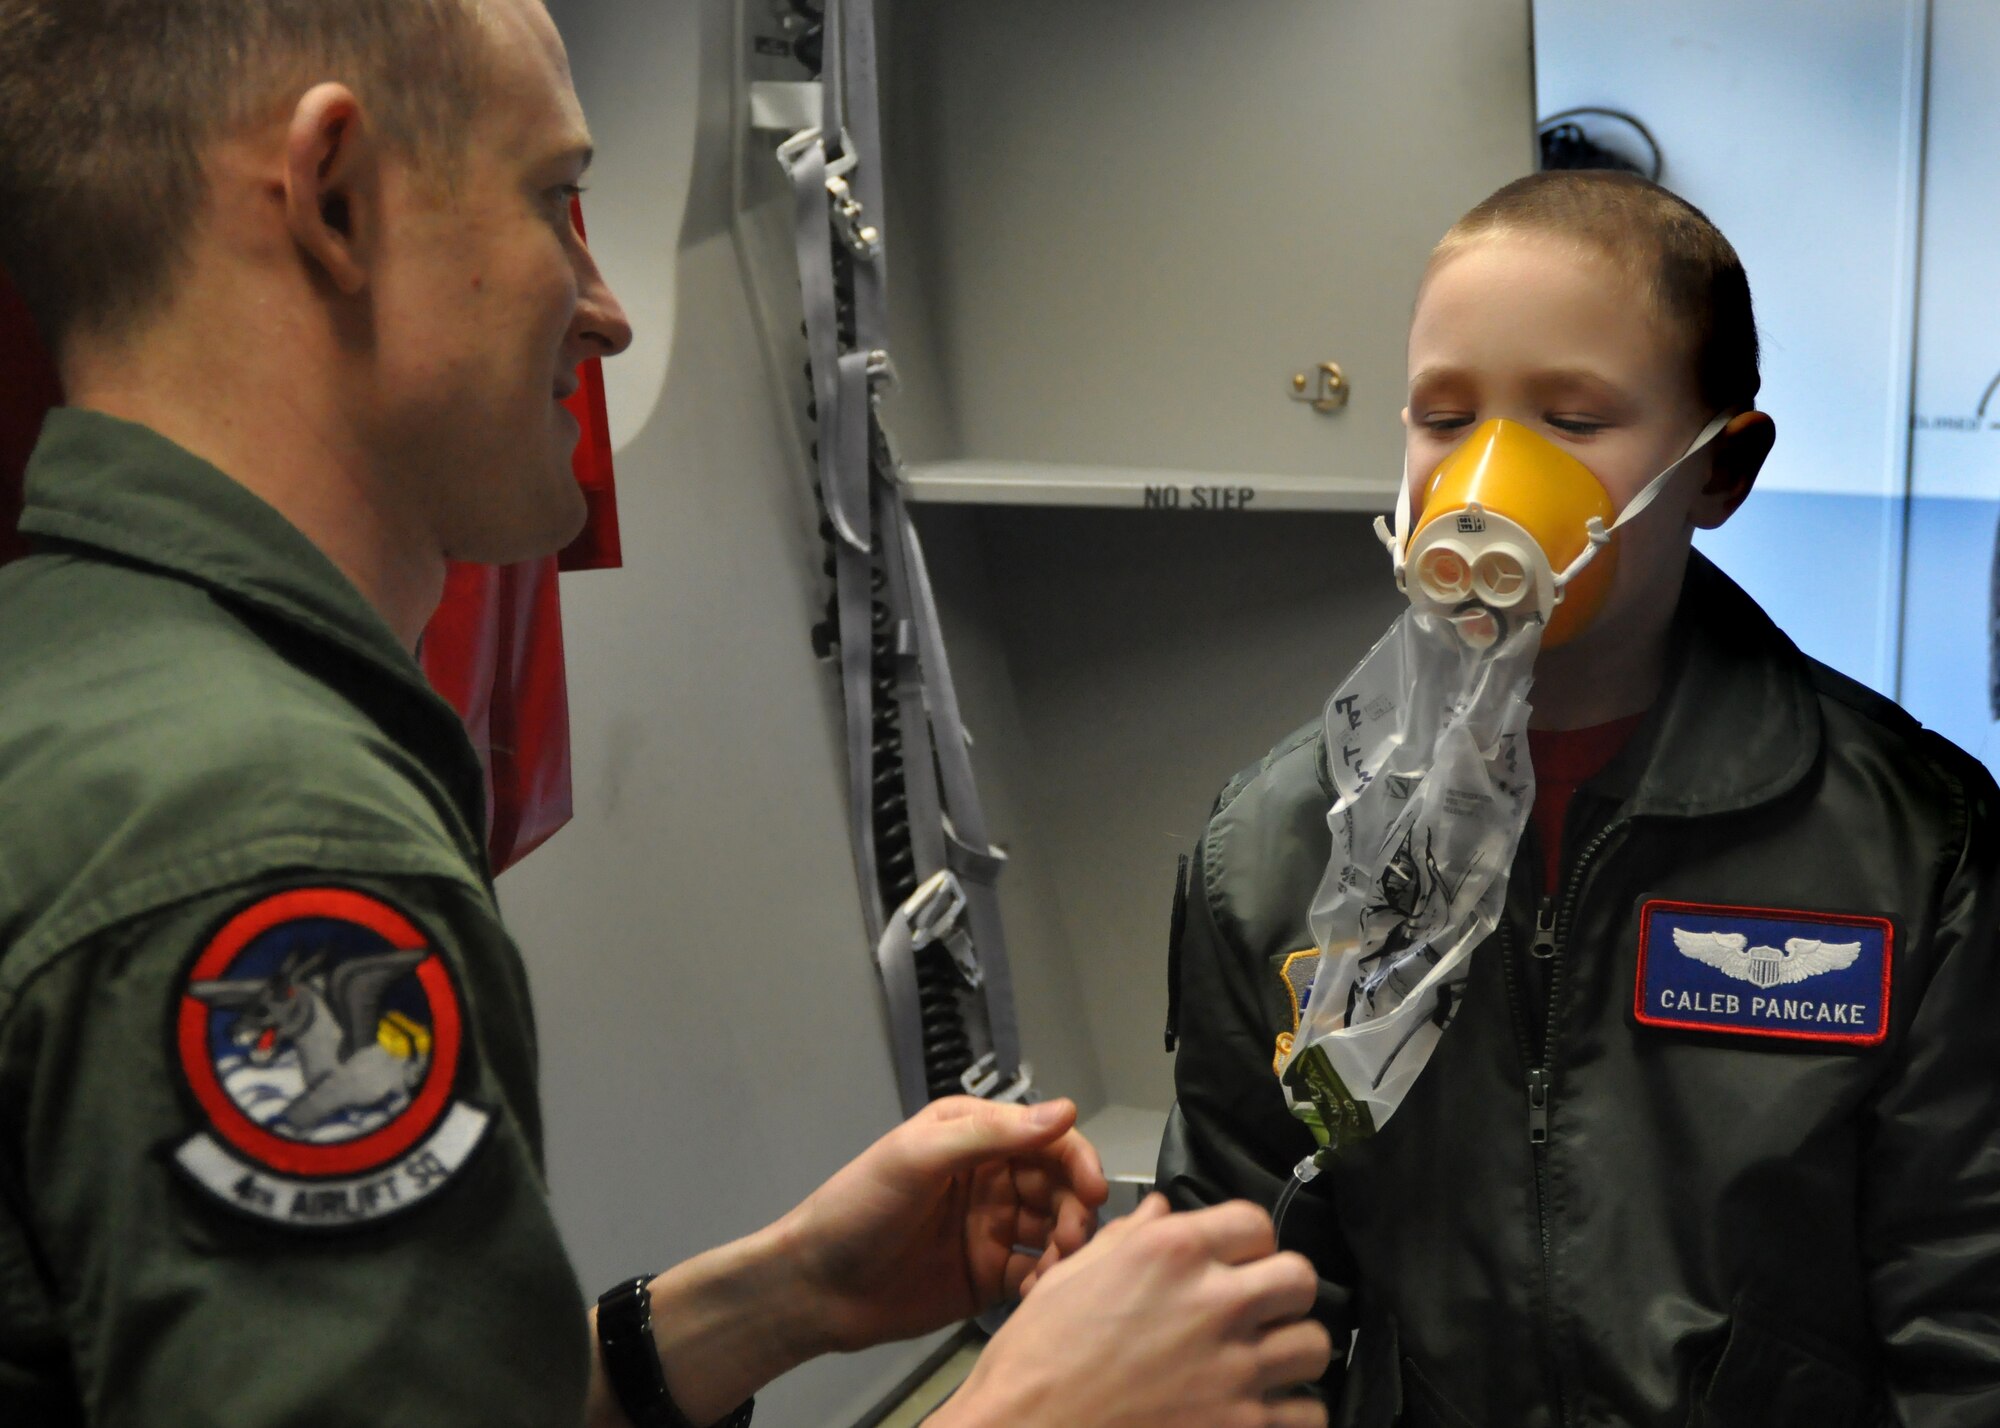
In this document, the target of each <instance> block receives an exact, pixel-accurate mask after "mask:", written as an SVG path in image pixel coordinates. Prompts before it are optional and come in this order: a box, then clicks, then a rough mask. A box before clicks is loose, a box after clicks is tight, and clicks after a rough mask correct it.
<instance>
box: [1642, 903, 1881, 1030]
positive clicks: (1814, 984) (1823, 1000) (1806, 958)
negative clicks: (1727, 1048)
mask: <svg viewBox="0 0 2000 1428" xmlns="http://www.w3.org/2000/svg"><path fill="white" fill-rule="evenodd" d="M1894 944H1895V933H1894V930H1893V929H1892V928H1891V926H1890V924H1889V919H1887V918H1886V917H1857V916H1850V915H1847V914H1842V913H1815V912H1788V911H1783V910H1780V909H1775V908H1750V907H1718V906H1715V905H1714V904H1711V903H1693V902H1661V901H1654V902H1649V903H1647V904H1646V905H1645V906H1644V907H1642V908H1641V909H1640V911H1639V971H1638V986H1637V988H1636V990H1635V993H1634V996H1633V1008H1632V1010H1633V1015H1634V1016H1635V1017H1636V1018H1637V1019H1638V1020H1639V1021H1640V1022H1641V1023H1643V1024H1645V1025H1647V1026H1671V1027H1680V1028H1683V1029H1685V1030H1689V1031H1720V1032H1728V1033H1731V1034H1734V1035H1738V1036H1769V1037H1780V1038H1784V1039H1788V1040H1794V1041H1830V1042H1844V1043H1847V1044H1850V1045H1856V1046H1873V1045H1875V1044H1876V1043H1878V1042H1880V1041H1881V1040H1882V1039H1883V1038H1884V1037H1886V1036H1887V1035H1888V1034H1889V966H1890V961H1891V958H1892V956H1893V954H1894Z"/></svg>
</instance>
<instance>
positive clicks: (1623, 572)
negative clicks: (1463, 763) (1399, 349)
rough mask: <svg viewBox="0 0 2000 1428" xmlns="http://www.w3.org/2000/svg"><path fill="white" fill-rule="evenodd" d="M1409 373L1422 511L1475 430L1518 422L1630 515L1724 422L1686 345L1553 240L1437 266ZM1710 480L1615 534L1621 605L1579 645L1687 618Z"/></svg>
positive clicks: (1605, 263) (1680, 488)
mask: <svg viewBox="0 0 2000 1428" xmlns="http://www.w3.org/2000/svg"><path fill="white" fill-rule="evenodd" d="M1409 361H1410V393H1409V396H1410V404H1409V406H1408V408H1406V409H1405V411H1404V414H1403V418H1404V426H1405V429H1406V438H1405V440H1406V448H1405V449H1406V451H1407V453H1408V458H1409V469H1410V480H1411V482H1412V485H1413V487H1414V490H1413V493H1412V494H1413V495H1414V496H1415V497H1416V498H1417V499H1418V500H1421V498H1422V493H1423V487H1424V483H1425V482H1426V481H1427V480H1428V479H1429V476H1430V473H1431V472H1432V471H1434V470H1436V469H1437V466H1438V463H1439V462H1441V461H1442V460H1444V458H1445V457H1446V456H1447V455H1449V454H1450V452H1451V451H1452V449H1453V448H1454V447H1456V446H1457V445H1458V443H1459V442H1461V441H1462V440H1464V439H1465V437H1466V436H1467V434H1469V433H1470V432H1471V431H1472V429H1473V428H1474V427H1476V426H1478V425H1479V424H1480V423H1481V422H1484V421H1487V420H1490V419H1491V418H1494V417H1505V418H1507V419H1509V420H1511V421H1516V422H1519V423H1521V424H1522V425H1523V426H1526V427H1528V428H1529V429H1530V430H1532V431H1535V432H1537V433H1539V434H1540V435H1542V436H1545V437H1547V438H1548V439H1549V440H1551V441H1553V442H1554V443H1555V444H1556V445H1558V446H1560V447H1561V448H1563V449H1564V450H1566V451H1568V452H1569V453H1570V454H1571V455H1573V456H1575V457H1576V458H1577V459H1578V460H1579V461H1581V462H1582V463H1583V464H1584V465H1585V466H1587V467H1589V468H1590V470H1591V472H1592V474H1593V475H1595V476H1596V477H1597V479H1598V480H1599V481H1600V482H1602V483H1603V485H1604V488H1605V490H1606V491H1608V492H1609V493H1610V495H1611V499H1612V503H1613V504H1614V505H1615V506H1616V507H1617V509H1619V510H1621V511H1622V510H1623V509H1624V508H1625V507H1626V505H1627V504H1629V503H1630V502H1631V500H1632V498H1633V497H1635V496H1637V495H1638V494H1639V492H1640V491H1641V490H1643V489H1644V488H1645V486H1646V484H1647V483H1648V482H1649V481H1651V480H1652V479H1653V477H1654V476H1656V475H1658V474H1659V473H1660V472H1661V471H1662V470H1663V469H1665V468H1666V467H1667V466H1669V465H1671V464H1672V463H1673V462H1674V461H1675V460H1676V459H1677V458H1678V457H1679V456H1680V455H1681V453H1682V452H1683V451H1685V450H1686V449H1687V446H1688V444H1689V443H1690V442H1691V441H1693V440H1694V438H1695V436H1696V435H1697V434H1698V433H1699V432H1700V430H1701V427H1702V425H1703V424H1704V423H1705V422H1706V420H1707V419H1708V418H1709V416H1711V415H1712V413H1709V412H1707V411H1704V410H1703V409H1702V406H1701V402H1700V396H1699V393H1698V392H1697V390H1696V387H1695V382H1694V374H1693V367H1692V360H1691V356H1690V353H1689V350H1688V342H1687V339H1686V337H1685V336H1684V335H1683V334H1681V333H1679V332H1677V331H1676V330H1674V329H1673V328H1672V327H1670V326H1669V325H1668V324H1666V323H1665V322H1663V321H1662V320H1661V319H1659V318H1658V317H1656V316H1655V315H1654V314H1653V312H1652V308H1651V304H1650V303H1649V302H1648V301H1647V299H1646V297H1645V295H1644V294H1643V293H1642V292H1640V291H1639V289H1638V288H1637V287H1636V285H1635V284H1633V282H1632V281H1631V280H1630V279H1629V278H1628V277H1626V276H1625V275H1624V274H1623V273H1622V272H1621V271H1620V270H1619V269H1618V268H1617V267H1616V266H1615V265H1613V264H1612V263H1611V262H1610V261H1609V260H1608V259H1606V258H1603V257H1601V256H1599V255H1597V254H1596V253H1594V252H1591V251H1588V250H1586V249H1580V248H1579V247H1577V246H1576V245H1574V244H1570V243H1565V242H1563V241H1561V240H1559V239H1555V238H1551V237H1546V236H1541V235H1534V234H1518V235H1517V234H1505V235H1494V236H1490V237H1485V238H1481V239H1478V240H1476V241H1475V242H1474V243H1473V244H1472V245H1471V246H1469V247H1467V248H1464V249H1461V250H1460V251H1458V252H1457V253H1455V254H1453V255H1451V256H1450V257H1448V258H1446V259H1445V260H1444V261H1443V262H1442V263H1441V264H1440V265H1439V266H1438V267H1437V268H1435V269H1434V270H1433V271H1432V272H1431V274H1430V276H1429V278H1428V280H1427V281H1426V283H1425V286H1424V289H1423V292H1422V295H1421V296H1420V297H1419V299H1418V302H1417V310H1416V314H1415V317H1414V318H1413V319H1412V321H1411V324H1410V358H1409ZM1700 464H1701V463H1700V462H1699V461H1697V462H1691V463H1690V465H1691V466H1699V465H1700ZM1699 484H1700V475H1699V473H1698V472H1694V471H1684V472H1682V473H1681V474H1680V475H1679V476H1678V477H1677V478H1676V479H1675V481H1674V482H1672V483H1671V489H1669V490H1667V491H1664V492H1662V494H1661V495H1660V497H1659V499H1658V500H1657V501H1656V502H1655V503H1654V505H1653V506H1651V507H1650V508H1649V509H1648V510H1647V511H1646V513H1645V514H1644V515H1642V516H1639V517H1636V518H1635V519H1634V521H1633V523H1632V524H1631V525H1629V526H1626V527H1623V528H1622V529H1620V530H1619V532H1618V533H1617V535H1616V536H1614V537H1613V541H1614V543H1615V548H1616V550H1617V552H1618V556H1617V560H1618V565H1617V570H1616V574H1615V577H1614V580H1613V584H1612V588H1611V591H1610V594H1609V595H1608V597H1607V598H1606V601H1605V603H1604V606H1603V608H1602V610H1601V611H1600V613H1599V614H1598V616H1597V618H1596V619H1595V620H1594V621H1593V622H1592V623H1591V625H1590V626H1589V627H1588V628H1587V629H1586V630H1585V631H1584V632H1583V633H1582V634H1581V635H1580V636H1579V637H1578V638H1577V640H1576V641H1574V642H1573V646H1572V647H1575V648H1579V649H1581V648H1584V647H1586V646H1587V645H1592V644H1597V643H1599V642H1601V641H1603V640H1606V639H1615V638H1619V637H1620V636H1619V632H1620V631H1626V632H1629V631H1630V629H1631V628H1632V626H1633V622H1634V620H1635V618H1636V617H1637V616H1638V615H1639V614H1640V613H1641V612H1646V611H1650V612H1652V613H1653V614H1655V615H1658V614H1659V613H1660V611H1661V610H1662V609H1663V608H1664V609H1666V610H1670V609H1671V606H1672V603H1673V601H1674V599H1675V598H1676V596H1677V595H1678V593H1679V589H1680V580H1681V575H1682V572H1683V570H1684V569H1685V564H1686V558H1687V549H1688V538H1689V534H1690V526H1689V521H1688V502H1689V498H1690V497H1691V496H1692V495H1693V493H1694V491H1695V490H1696V489H1697V488H1698V486H1699Z"/></svg>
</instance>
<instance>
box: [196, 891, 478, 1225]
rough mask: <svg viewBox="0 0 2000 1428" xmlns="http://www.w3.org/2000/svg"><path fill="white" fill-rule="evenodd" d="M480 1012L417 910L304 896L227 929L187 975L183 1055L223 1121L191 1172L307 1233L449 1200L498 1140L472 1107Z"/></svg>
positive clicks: (232, 1199)
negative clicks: (469, 1012) (459, 1090)
mask: <svg viewBox="0 0 2000 1428" xmlns="http://www.w3.org/2000/svg"><path fill="white" fill-rule="evenodd" d="M463 1023H464V1018H463V1015H462V1006H461V1002H460V999H459V993H458V989H457V987H455V986H454V985H453V984H452V979H451V973H450V971H449V969H448V968H447V967H446V965H445V962H444V959H443V958H442V957H440V956H439V955H438V954H437V952H436V950H435V949H434V948H433V947H432V946H431V943H430V940H429V939H428V938H427V937H425V936H424V934H423V933H422V932H421V931H420V930H419V929H418V928H417V926H416V924H415V923H413V922H411V921H410V919H409V918H407V917H405V916H404V915H403V914H402V913H400V912H398V911H397V910H396V909H395V908H393V907H391V906H390V905H389V904H388V903H386V902H384V901H382V900H381V899H379V898H376V897H371V896H369V895H368V894H366V893H361V892H356V891H353V890H351V889H347V888H331V887H312V888H297V889H293V890H291V891H289V892H282V893H277V894H275V895H273V896H270V897H266V898H263V899H261V900H260V901H258V902H255V903H253V904H251V905H250V906H249V907H246V908H244V909H243V910H242V911H241V912H238V913H237V914H235V915H234V916H233V917H231V918H230V919H229V921H228V922H226V923H225V924H223V926H222V928H221V929H220V930H219V931H218V932H216V933H215V935H214V936H213V937H211V938H210V939H209V941H208V943H207V945H206V946H204V947H203V948H202V949H201V951H200V952H199V953H197V954H196V956H195V958H194V960H193V961H192V962H191V963H190V964H189V967H188V969H187V971H186V973H185V974H184V977H183V982H182V987H181V996H180V999H179V1003H178V1005H177V1006H176V1008H175V1010H174V1024H173V1042H174V1051H175V1055H176V1059H177V1060H178V1063H179V1066H180V1070H181V1075H182V1078H183V1080H184V1083H185V1085H186V1088H187V1091H188V1093H189V1095H190V1096H191V1097H192V1098H193V1100H194V1103H195V1105H196V1106H197V1107H198V1109H199V1111H200V1113H201V1115H202V1117H203V1119H205V1120H206V1122H207V1126H206V1128H205V1129H203V1130H201V1131H198V1132H196V1133H195V1134H194V1135H192V1136H190V1137H188V1139H187V1140H185V1141H183V1142H181V1144H180V1145H179V1146H177V1147H176V1148H175V1149H174V1151H173V1160H174V1163H175V1164H176V1165H177V1166H179V1167H180V1169H181V1170H182V1171H183V1172H185V1173H186V1175H187V1176H188V1177H189V1179H191V1180H192V1181H193V1182H194V1183H195V1184H196V1185H198V1186H199V1187H201V1188H202V1189H203V1190H205V1191H207V1192H208V1193H209V1194H210V1195H213V1196H214V1197H215V1198H217V1199H219V1200H221V1201H223V1202H224V1203H225V1204H227V1205H229V1206H230V1207H231V1208H233V1209H236V1210H238V1211H241V1212H243V1213H244V1214H248V1215H252V1216H255V1217H256V1218H258V1219H262V1220H266V1221H270V1222H272V1223H276V1224H281V1225H289V1226H295V1227H299V1228H306V1229H338V1228H343V1227H346V1226H352V1225H362V1224H367V1223H370V1222H372V1221H376V1220H380V1219H382V1218H384V1217H385V1216H388V1215H393V1214H395V1213H397V1212H398V1211H401V1210H407V1209H409V1208H411V1207H412V1206H415V1205H417V1204H420V1203H421V1202H423V1201H424V1200H426V1199H428V1198H430V1197H431V1196H432V1195H435V1194H436V1193H437V1192H438V1190H440V1189H441V1188H442V1187H443V1186H444V1185H446V1184H447V1183H448V1182H450V1181H451V1179H452V1178H453V1177H454V1176H456V1175H457V1174H458V1172H459V1171H460V1170H461V1169H463V1168H464V1166H465V1164H466V1162H467V1161H468V1160H469V1159H470V1158H471V1155H472V1152H473V1151H474V1150H475V1149H476V1148H477V1147H478V1145H479V1142H480V1140H481V1138H482V1137H483V1136H484V1135H485V1133H486V1128H487V1124H488V1121H489V1120H490V1119H491V1118H490V1116H489V1115H488V1113H487V1112H485V1111H483V1110H480V1109H479V1108H478V1107H476V1106H473V1105H471V1104H469V1103H468V1102H466V1101H463V1100H460V1099H458V1097H457V1096H456V1094H455V1092H456V1085H457V1078H458V1071H459V1065H460V1060H461V1056H462V1052H463V1047H464V1024H463Z"/></svg>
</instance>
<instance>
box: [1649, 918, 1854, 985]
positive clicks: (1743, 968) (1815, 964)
mask: <svg viewBox="0 0 2000 1428" xmlns="http://www.w3.org/2000/svg"><path fill="white" fill-rule="evenodd" d="M1749 941H1750V939H1749V938H1748V937H1747V936H1745V935H1744V934H1743V933H1741V932H1689V931H1688V930H1687V929H1686V928H1683V927H1676V928H1675V929H1674V946H1676V947H1678V948H1680V949H1681V951H1682V952H1684V953H1685V954H1687V955H1688V956H1690V957H1692V958H1694V960H1695V961H1697V962H1706V963H1707V964H1708V965H1709V966H1711V967H1713V968H1715V969H1716V970H1717V971H1718V972H1722V973H1725V974H1726V975H1728V976H1731V977H1740V978H1741V979H1742V980H1744V981H1746V982H1749V983H1750V984H1752V985H1753V986H1758V987H1779V986H1785V985H1787V984H1789V983H1792V982H1803V981H1804V980H1805V979H1806V978H1808V977H1817V976H1819V975H1820V974H1821V973H1822V972H1838V971H1841V970H1842V969H1844V968H1847V967H1852V966H1853V965H1854V959H1855V958H1857V957H1859V956H1860V955H1861V944H1860V943H1859V942H1842V943H1838V944H1835V943H1831V942H1821V941H1820V940H1819V939H1818V938H1814V937H1787V938H1786V939H1785V950H1784V951H1782V952H1780V951H1779V950H1778V949H1777V948H1775V947H1752V948H1750V949H1749V950H1748V951H1747V952H1746V951H1745V950H1744V946H1745V944H1747V943H1748V942H1749Z"/></svg>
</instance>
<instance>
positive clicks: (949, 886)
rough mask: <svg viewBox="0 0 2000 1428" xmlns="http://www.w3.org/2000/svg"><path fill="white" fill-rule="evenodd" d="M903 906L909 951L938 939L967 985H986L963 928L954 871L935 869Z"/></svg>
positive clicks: (962, 899)
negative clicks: (905, 915)
mask: <svg viewBox="0 0 2000 1428" xmlns="http://www.w3.org/2000/svg"><path fill="white" fill-rule="evenodd" d="M903 906H904V908H905V909H907V911H908V913H909V920H910V950H911V951H912V952H921V951H923V949H924V948H926V947H928V946H930V945H931V944H932V943H933V942H942V943H943V944H944V950H945V951H946V952H947V953H949V954H950V956H951V963H952V966H954V967H956V968H957V969H958V975H959V977H960V978H961V979H962V980H963V981H964V982H965V985H966V986H967V987H969V988H971V989H972V990H973V991H975V992H976V991H978V990H979V989H980V988H981V987H983V986H985V985H986V974H985V973H984V972H982V971H981V970H980V968H979V956H978V953H977V952H975V951H974V949H973V946H972V935H971V933H969V932H968V931H967V930H966V926H965V909H966V901H965V888H964V887H963V886H962V885H961V884H960V883H959V881H958V876H957V874H955V873H953V872H952V871H951V869H949V868H940V869H938V871H937V872H935V873H933V874H931V876H930V878H929V879H928V880H927V881H926V882H925V883H924V885H923V886H922V887H920V888H918V889H917V890H916V892H915V893H913V894H911V896H910V900H909V901H908V902H906V903H904V904H903Z"/></svg>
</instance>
